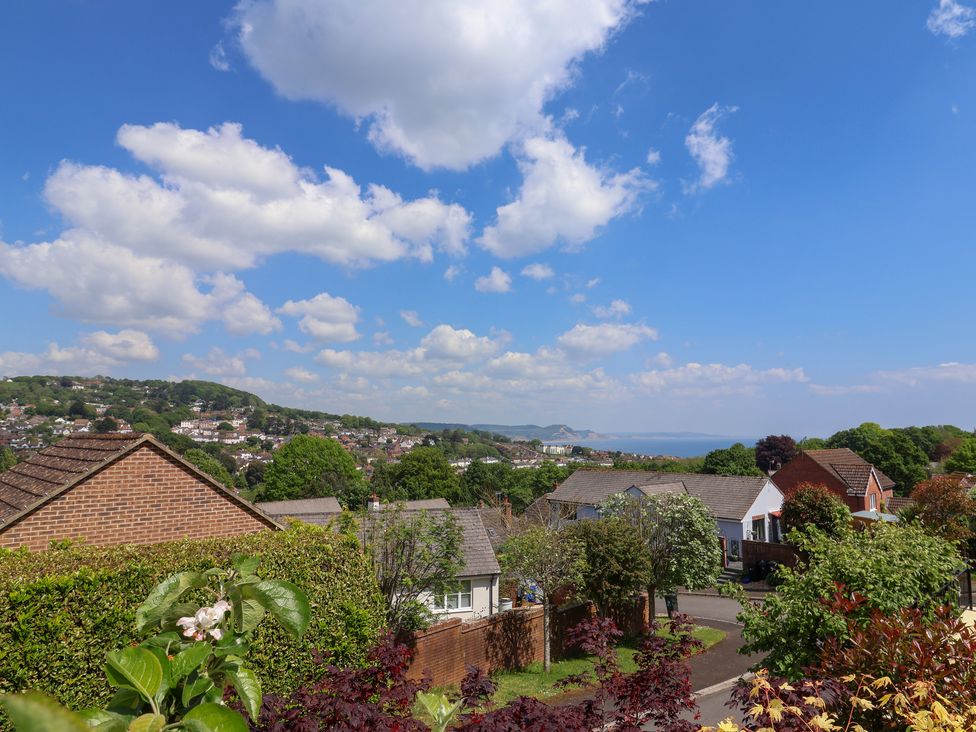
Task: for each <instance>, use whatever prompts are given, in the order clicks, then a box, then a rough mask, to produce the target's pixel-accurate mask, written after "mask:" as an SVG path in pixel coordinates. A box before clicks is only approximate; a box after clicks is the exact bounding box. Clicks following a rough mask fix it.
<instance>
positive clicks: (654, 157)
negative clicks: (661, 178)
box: [647, 147, 661, 165]
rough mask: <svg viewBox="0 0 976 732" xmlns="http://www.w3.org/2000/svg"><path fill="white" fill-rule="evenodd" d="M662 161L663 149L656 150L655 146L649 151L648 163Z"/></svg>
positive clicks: (656, 163) (657, 163)
mask: <svg viewBox="0 0 976 732" xmlns="http://www.w3.org/2000/svg"><path fill="white" fill-rule="evenodd" d="M660 162H661V151H660V150H655V149H654V148H653V147H652V148H650V149H649V150H648V151H647V164H648V165H659V164H660Z"/></svg>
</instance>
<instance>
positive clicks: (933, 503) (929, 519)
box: [905, 475, 976, 541]
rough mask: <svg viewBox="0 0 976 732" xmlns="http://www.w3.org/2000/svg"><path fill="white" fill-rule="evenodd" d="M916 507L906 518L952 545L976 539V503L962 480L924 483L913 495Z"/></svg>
mask: <svg viewBox="0 0 976 732" xmlns="http://www.w3.org/2000/svg"><path fill="white" fill-rule="evenodd" d="M911 499H912V505H911V506H909V507H908V508H906V509H905V517H906V518H908V519H917V520H918V521H920V522H921V524H922V526H924V527H925V528H927V529H928V530H929V531H932V532H934V533H936V534H938V535H939V536H941V537H942V538H944V539H946V540H948V541H965V540H966V539H969V538H971V537H972V536H973V530H972V525H973V519H974V518H976V500H973V498H972V497H971V496H970V495H969V491H968V490H967V489H966V488H963V487H962V484H961V483H960V482H959V481H958V480H953V479H952V478H950V477H948V476H944V475H942V476H938V477H936V478H929V479H928V480H923V481H922V482H921V483H919V484H918V485H917V486H915V489H914V490H913V491H912V495H911Z"/></svg>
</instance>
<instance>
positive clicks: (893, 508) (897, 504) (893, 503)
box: [886, 496, 915, 513]
mask: <svg viewBox="0 0 976 732" xmlns="http://www.w3.org/2000/svg"><path fill="white" fill-rule="evenodd" d="M886 503H887V506H886V508H887V510H888V511H889V513H897V512H898V511H901V510H902V509H903V508H908V507H909V506H913V505H915V501H913V500H912V499H911V498H908V497H907V496H892V497H891V498H889V499H888V500H887V502H886Z"/></svg>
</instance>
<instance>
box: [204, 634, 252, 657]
mask: <svg viewBox="0 0 976 732" xmlns="http://www.w3.org/2000/svg"><path fill="white" fill-rule="evenodd" d="M250 646H251V644H250V642H249V641H248V640H247V638H246V637H244V636H241V635H233V634H232V633H228V634H227V635H225V636H224V637H223V638H221V639H220V640H219V641H218V642H217V645H215V646H213V652H214V655H215V656H217V657H218V658H222V657H224V656H244V655H246V654H247V651H248V648H250Z"/></svg>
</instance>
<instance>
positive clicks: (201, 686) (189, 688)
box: [181, 676, 214, 707]
mask: <svg viewBox="0 0 976 732" xmlns="http://www.w3.org/2000/svg"><path fill="white" fill-rule="evenodd" d="M213 685H214V683H213V681H211V680H210V679H208V678H207V677H206V676H200V677H199V678H196V679H194V680H193V681H188V682H187V683H185V684H184V685H183V695H182V698H181V701H182V702H183V706H184V707H188V706H190V702H191V701H193V699H194V698H195V697H198V696H200V695H201V694H205V693H206V692H208V691H210V689H212V688H213Z"/></svg>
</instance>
